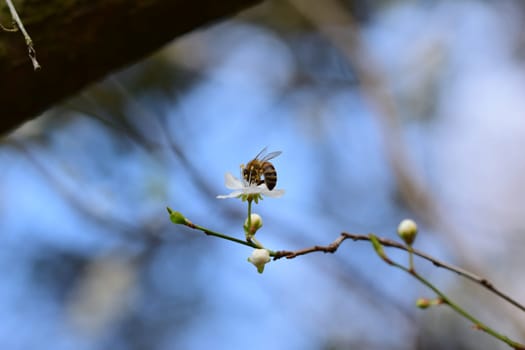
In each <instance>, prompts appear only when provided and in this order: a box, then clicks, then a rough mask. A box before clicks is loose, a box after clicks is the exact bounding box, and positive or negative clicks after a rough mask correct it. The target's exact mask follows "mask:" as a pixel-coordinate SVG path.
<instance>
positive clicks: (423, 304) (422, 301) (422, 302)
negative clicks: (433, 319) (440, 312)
mask: <svg viewBox="0 0 525 350" xmlns="http://www.w3.org/2000/svg"><path fill="white" fill-rule="evenodd" d="M416 306H417V307H418V308H420V309H426V308H428V307H430V306H432V301H431V300H429V299H427V298H419V299H417V300H416Z"/></svg>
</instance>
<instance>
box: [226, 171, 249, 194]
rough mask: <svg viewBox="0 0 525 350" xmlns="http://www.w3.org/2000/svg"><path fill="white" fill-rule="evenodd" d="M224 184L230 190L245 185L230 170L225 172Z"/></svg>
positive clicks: (238, 188)
mask: <svg viewBox="0 0 525 350" xmlns="http://www.w3.org/2000/svg"><path fill="white" fill-rule="evenodd" d="M224 185H225V186H226V188H229V189H230V190H240V189H242V188H243V187H244V183H243V182H242V181H241V180H239V179H238V178H236V177H235V176H233V175H232V173H230V172H227V173H226V174H224Z"/></svg>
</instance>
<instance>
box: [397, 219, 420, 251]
mask: <svg viewBox="0 0 525 350" xmlns="http://www.w3.org/2000/svg"><path fill="white" fill-rule="evenodd" d="M397 234H398V235H399V237H401V239H403V241H405V243H406V244H407V245H412V243H414V240H415V239H416V235H417V225H416V223H415V222H414V220H410V219H405V220H403V221H401V222H400V223H399V226H398V227H397Z"/></svg>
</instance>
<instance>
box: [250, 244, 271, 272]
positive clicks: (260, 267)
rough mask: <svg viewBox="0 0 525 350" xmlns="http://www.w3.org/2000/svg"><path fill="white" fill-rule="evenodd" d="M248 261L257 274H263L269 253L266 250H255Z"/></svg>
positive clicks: (268, 259)
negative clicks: (253, 266)
mask: <svg viewBox="0 0 525 350" xmlns="http://www.w3.org/2000/svg"><path fill="white" fill-rule="evenodd" d="M248 261H249V262H251V263H252V264H254V265H255V267H256V268H257V271H258V272H259V273H263V271H264V265H266V264H267V263H268V262H269V261H270V252H269V251H268V250H266V249H255V250H254V251H253V252H252V255H250V257H249V258H248Z"/></svg>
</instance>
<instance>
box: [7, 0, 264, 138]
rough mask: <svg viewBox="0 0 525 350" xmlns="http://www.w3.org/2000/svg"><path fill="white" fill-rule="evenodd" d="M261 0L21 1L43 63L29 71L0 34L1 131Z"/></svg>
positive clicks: (14, 45) (18, 45)
mask: <svg viewBox="0 0 525 350" xmlns="http://www.w3.org/2000/svg"><path fill="white" fill-rule="evenodd" d="M260 1H261V0H225V1H214V0H196V1H183V0H137V1H124V0H113V1H106V0H92V1H81V0H71V1H64V0H48V1H32V2H31V4H29V2H27V1H26V2H25V4H26V6H25V7H23V8H21V7H20V6H19V7H18V8H17V10H18V13H19V14H20V16H21V17H22V18H23V19H24V27H25V28H27V32H29V33H31V37H32V42H34V43H35V45H36V46H38V57H39V61H40V63H41V64H42V66H43V67H45V69H41V70H40V71H39V72H38V74H35V73H34V71H33V69H32V67H31V65H30V64H28V57H27V50H28V47H27V45H26V43H25V42H22V41H21V40H20V38H19V37H18V36H17V35H1V36H0V76H1V77H2V79H0V91H2V94H0V106H1V111H2V113H1V114H2V118H0V135H1V134H5V133H6V132H8V131H10V130H12V129H13V128H15V127H17V126H19V125H21V124H22V123H23V122H25V121H27V120H28V119H31V118H34V117H35V116H36V115H38V114H39V113H41V112H43V111H45V110H46V109H48V108H50V107H51V106H52V105H54V104H56V103H58V102H60V101H62V100H64V99H65V98H67V97H70V96H72V95H73V94H75V93H77V92H78V91H80V90H81V89H83V88H84V87H86V86H87V85H88V84H90V83H93V82H96V81H99V80H100V79H102V78H103V77H105V76H106V75H108V74H109V73H111V72H113V71H115V70H117V69H121V68H123V67H125V66H128V65H130V64H132V63H135V62H137V61H138V60H140V59H143V58H144V57H145V56H148V55H150V54H151V53H153V52H155V51H156V50H158V49H160V48H161V47H162V46H163V45H165V44H167V43H168V42H170V41H171V40H173V39H174V38H176V37H178V36H181V35H183V34H185V33H188V32H189V31H191V30H194V29H196V28H199V27H202V26H204V25H207V24H210V23H212V22H215V21H218V20H219V19H223V18H225V17H231V16H234V15H235V14H237V13H238V12H239V11H241V10H243V9H245V8H247V7H249V6H253V5H256V4H257V3H259V2H260ZM4 8H5V6H4ZM0 10H3V8H2V6H0Z"/></svg>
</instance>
